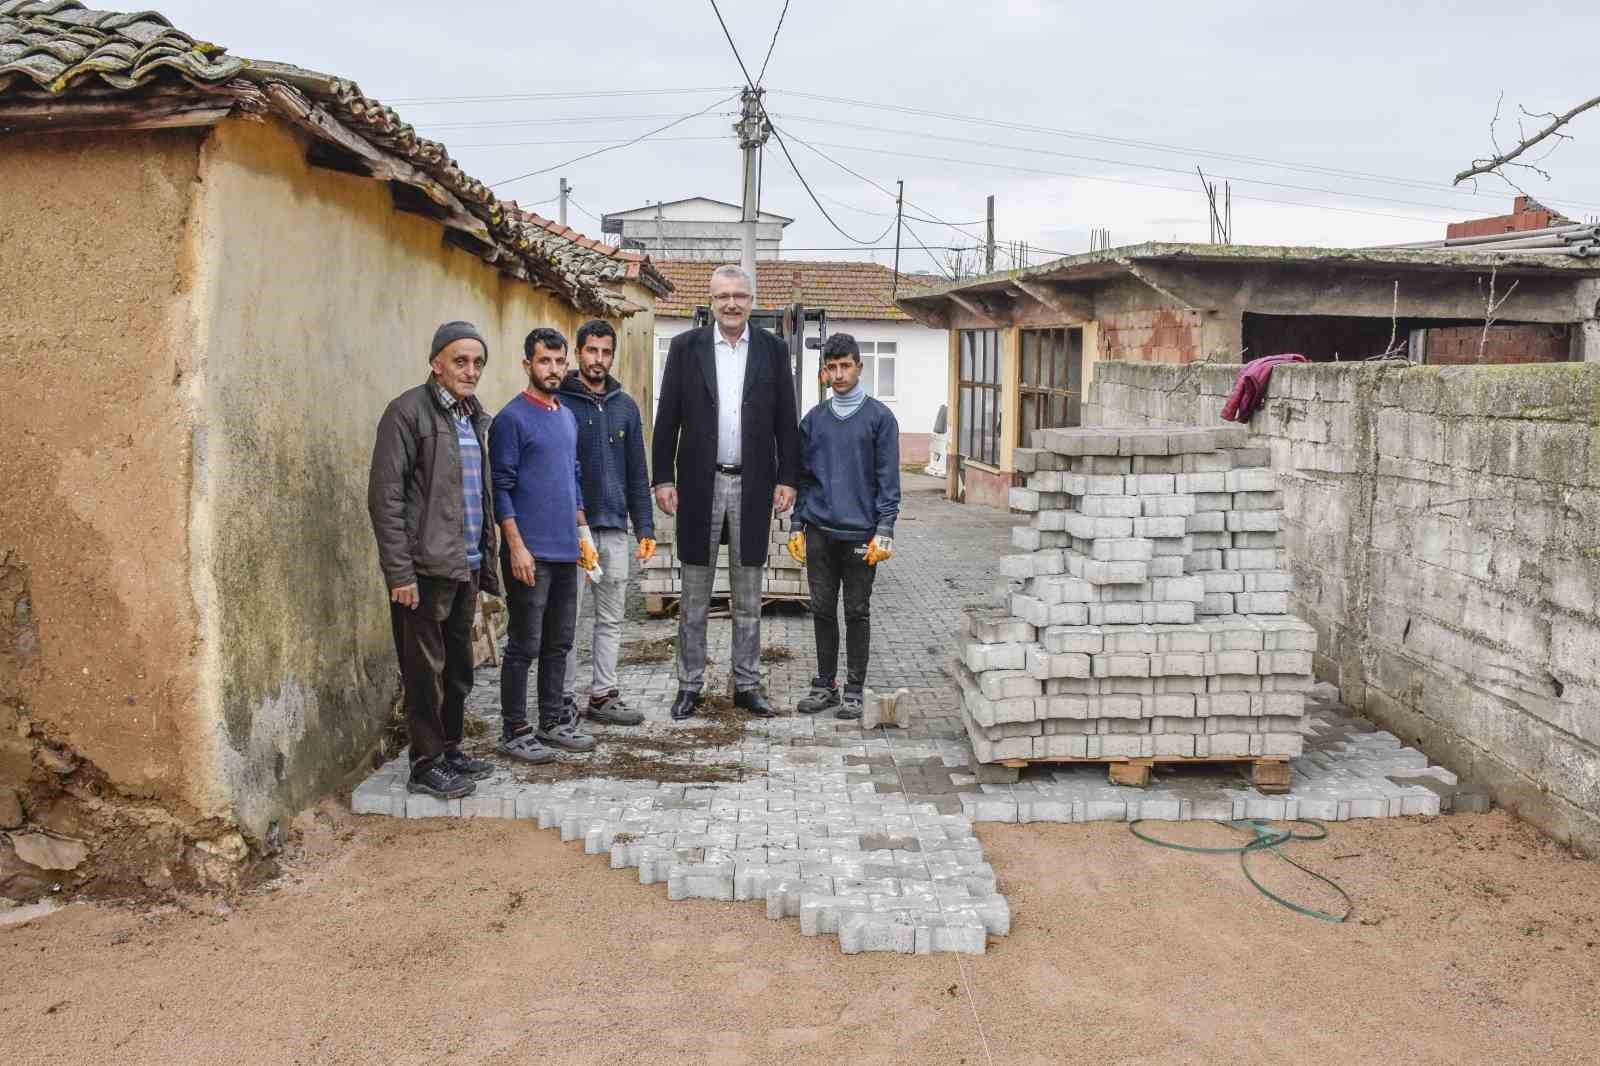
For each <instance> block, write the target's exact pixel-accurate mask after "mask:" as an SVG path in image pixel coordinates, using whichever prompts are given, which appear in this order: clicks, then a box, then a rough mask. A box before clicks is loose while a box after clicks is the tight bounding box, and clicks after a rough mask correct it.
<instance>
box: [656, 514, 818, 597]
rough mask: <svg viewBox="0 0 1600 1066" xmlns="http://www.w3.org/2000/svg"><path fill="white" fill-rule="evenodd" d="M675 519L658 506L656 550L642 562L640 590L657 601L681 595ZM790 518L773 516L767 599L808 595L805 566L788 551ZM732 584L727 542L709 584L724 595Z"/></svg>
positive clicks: (766, 574) (764, 582)
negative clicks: (796, 560)
mask: <svg viewBox="0 0 1600 1066" xmlns="http://www.w3.org/2000/svg"><path fill="white" fill-rule="evenodd" d="M677 528H678V520H677V519H676V518H673V517H671V516H669V515H667V514H666V513H664V512H663V511H661V510H659V509H658V510H657V511H656V554H655V557H654V558H652V559H651V560H650V561H649V562H648V563H645V564H644V573H643V575H642V576H641V579H640V591H641V592H643V593H644V594H645V595H646V596H649V597H652V598H654V599H656V600H657V601H658V602H659V601H665V600H675V599H677V598H678V597H679V596H681V595H683V563H682V562H681V561H680V560H679V558H678V552H677V544H676V543H675V540H676V537H677ZM788 545H789V519H788V518H787V517H775V518H774V519H773V520H772V532H771V540H770V543H769V547H768V551H767V565H766V568H765V569H764V570H763V571H762V573H761V594H762V596H763V598H766V599H777V600H783V599H789V600H805V599H809V598H810V594H809V588H808V586H807V584H806V572H805V567H803V566H801V565H800V564H799V563H797V562H795V561H794V559H792V558H791V557H790V555H789V548H788ZM731 588H732V586H731V585H730V584H729V583H728V546H727V545H723V546H722V549H721V550H720V551H718V552H717V576H716V581H715V583H714V584H713V585H712V595H714V596H726V595H727V594H728V592H729V591H730V589H731Z"/></svg>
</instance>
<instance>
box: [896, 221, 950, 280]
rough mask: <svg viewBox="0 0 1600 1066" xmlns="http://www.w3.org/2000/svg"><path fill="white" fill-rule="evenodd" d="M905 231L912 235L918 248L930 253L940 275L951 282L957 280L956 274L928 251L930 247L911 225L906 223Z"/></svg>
mask: <svg viewBox="0 0 1600 1066" xmlns="http://www.w3.org/2000/svg"><path fill="white" fill-rule="evenodd" d="M905 229H906V232H907V233H909V234H911V239H912V240H914V241H916V242H917V247H919V248H921V249H922V250H923V251H924V252H927V253H928V258H929V259H931V260H933V265H934V266H935V267H937V268H938V270H939V273H941V274H943V275H944V276H945V277H947V278H949V279H950V280H951V281H955V280H956V276H955V274H953V273H951V272H950V271H949V270H947V269H945V265H944V263H942V262H940V261H939V257H938V256H936V255H934V254H933V252H931V251H929V250H928V246H927V245H926V244H923V243H922V238H921V237H920V236H919V235H918V234H917V231H916V230H914V229H912V228H911V225H910V223H906V224H905ZM951 250H953V249H951Z"/></svg>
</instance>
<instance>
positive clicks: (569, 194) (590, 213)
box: [545, 189, 606, 226]
mask: <svg viewBox="0 0 1600 1066" xmlns="http://www.w3.org/2000/svg"><path fill="white" fill-rule="evenodd" d="M549 202H550V201H548V200H546V201H545V203H549ZM567 203H569V204H571V205H572V206H573V207H576V208H577V209H578V210H579V211H582V212H583V213H584V214H586V215H588V216H589V217H590V218H592V219H594V220H595V221H596V222H598V223H600V224H601V225H602V226H603V225H605V224H606V221H605V219H603V218H601V217H600V216H599V215H597V214H595V213H594V212H593V211H591V210H589V209H588V208H587V207H584V206H583V205H582V204H580V203H579V202H578V201H577V200H576V199H574V198H573V196H572V191H571V190H570V189H569V190H568V191H567Z"/></svg>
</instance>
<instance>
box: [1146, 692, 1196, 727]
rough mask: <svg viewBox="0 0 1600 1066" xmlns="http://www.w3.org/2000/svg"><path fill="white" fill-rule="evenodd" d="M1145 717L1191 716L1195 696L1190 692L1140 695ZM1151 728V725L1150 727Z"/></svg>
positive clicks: (1192, 715) (1193, 709)
mask: <svg viewBox="0 0 1600 1066" xmlns="http://www.w3.org/2000/svg"><path fill="white" fill-rule="evenodd" d="M1142 699H1143V703H1144V715H1145V717H1147V718H1193V717H1194V711H1195V697H1194V694H1193V693H1190V692H1166V693H1156V694H1155V695H1154V696H1145V697H1142ZM1152 728H1153V727H1152Z"/></svg>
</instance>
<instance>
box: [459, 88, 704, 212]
mask: <svg viewBox="0 0 1600 1066" xmlns="http://www.w3.org/2000/svg"><path fill="white" fill-rule="evenodd" d="M732 99H733V97H731V96H725V97H723V98H722V99H721V100H718V101H717V102H716V103H714V104H711V105H709V106H708V107H704V108H701V109H700V110H699V111H696V112H695V113H694V114H692V115H684V116H683V117H682V118H675V119H673V120H672V121H671V122H669V123H667V124H666V125H665V126H659V127H657V128H656V129H653V130H651V131H650V132H649V133H641V134H640V135H639V136H637V137H635V138H634V139H633V140H631V141H623V142H622V143H620V144H613V145H609V146H607V147H605V148H597V149H595V150H594V151H592V152H585V153H584V154H583V155H580V156H574V157H573V158H571V159H567V160H564V161H562V162H560V163H557V164H555V165H554V166H548V167H543V168H542V169H539V170H530V171H528V172H527V173H526V174H518V175H517V176H516V177H514V178H505V179H503V180H501V181H495V182H490V183H489V188H491V189H495V188H499V187H500V186H501V185H509V184H511V183H512V182H514V181H521V180H522V179H523V178H533V177H537V176H539V175H540V174H548V173H550V172H551V171H552V170H560V169H561V168H562V167H569V166H571V165H572V164H574V163H581V162H583V161H584V160H585V159H593V158H594V157H595V156H597V155H604V154H605V153H606V152H614V151H616V150H617V149H618V148H627V147H630V146H631V145H635V144H638V143H639V142H640V141H642V140H645V139H647V138H649V137H654V136H655V135H656V134H658V133H662V132H664V131H666V130H670V129H671V128H672V127H674V126H677V125H680V124H681V123H684V122H688V121H689V120H690V119H692V118H699V117H700V116H701V115H703V114H705V113H706V112H707V111H710V110H711V109H712V108H713V107H721V106H722V105H723V104H725V103H727V102H728V101H730V100H732Z"/></svg>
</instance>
